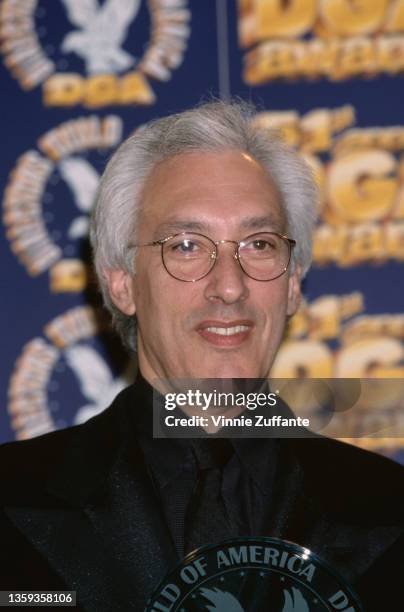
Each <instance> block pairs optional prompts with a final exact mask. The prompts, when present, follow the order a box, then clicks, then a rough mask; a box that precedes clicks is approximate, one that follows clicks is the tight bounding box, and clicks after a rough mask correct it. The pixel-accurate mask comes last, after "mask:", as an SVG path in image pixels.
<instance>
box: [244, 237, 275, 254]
mask: <svg viewBox="0 0 404 612" xmlns="http://www.w3.org/2000/svg"><path fill="white" fill-rule="evenodd" d="M246 246H247V248H250V249H252V250H254V251H271V250H273V249H275V244H273V243H271V242H269V241H268V240H263V239H262V238H261V239H260V240H253V241H252V242H250V243H249V244H247V245H246Z"/></svg>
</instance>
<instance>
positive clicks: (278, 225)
mask: <svg viewBox="0 0 404 612" xmlns="http://www.w3.org/2000/svg"><path fill="white" fill-rule="evenodd" d="M240 225H241V227H242V228H243V229H246V230H250V229H251V230H264V229H266V230H268V231H269V230H277V231H279V230H281V229H283V227H284V225H285V224H284V222H283V220H282V218H281V217H280V216H279V215H264V216H256V217H246V218H244V219H243V220H242V221H241V223H240Z"/></svg>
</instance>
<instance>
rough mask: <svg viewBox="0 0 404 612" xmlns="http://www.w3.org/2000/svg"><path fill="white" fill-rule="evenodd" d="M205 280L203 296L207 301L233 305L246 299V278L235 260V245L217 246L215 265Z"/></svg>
mask: <svg viewBox="0 0 404 612" xmlns="http://www.w3.org/2000/svg"><path fill="white" fill-rule="evenodd" d="M206 279H207V285H206V289H205V296H206V298H207V299H208V300H214V299H215V300H218V301H219V300H220V301H222V302H223V303H225V304H234V303H236V302H239V301H244V300H245V299H246V298H247V297H248V293H249V291H248V287H247V280H248V277H247V275H246V274H244V272H243V270H242V269H241V266H240V264H239V262H238V260H237V258H236V245H235V244H233V243H230V242H228V243H225V244H222V243H220V244H219V245H218V247H217V256H216V261H215V264H214V266H213V268H212V270H211V271H210V273H209V274H208V276H207V277H206Z"/></svg>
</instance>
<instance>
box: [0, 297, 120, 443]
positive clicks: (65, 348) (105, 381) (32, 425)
mask: <svg viewBox="0 0 404 612" xmlns="http://www.w3.org/2000/svg"><path fill="white" fill-rule="evenodd" d="M101 317H102V314H101V313H100V314H98V313H96V312H95V311H94V310H93V309H92V308H90V307H89V306H77V307H76V308H71V309H70V310H68V311H66V312H65V313H63V314H61V315H59V316H57V317H56V318H54V319H53V320H52V321H50V322H49V323H48V325H46V327H45V329H44V335H45V337H40V336H38V337H36V338H33V339H32V340H31V341H30V342H28V343H27V344H26V345H25V346H24V348H23V350H22V352H21V355H20V356H19V358H18V359H17V362H16V364H15V368H14V372H13V374H12V376H11V379H10V384H9V389H8V412H9V416H10V424H11V428H12V429H13V430H14V432H15V436H16V438H17V439H24V438H31V437H33V436H38V435H40V434H44V433H46V432H48V431H52V430H54V429H58V428H61V427H65V426H66V425H69V424H72V423H73V424H79V423H82V422H84V421H86V420H87V419H89V418H90V417H92V416H95V415H96V414H98V413H99V412H101V411H102V410H104V408H106V407H107V406H108V405H109V404H110V403H111V402H112V400H113V399H114V398H115V396H116V395H117V394H118V393H119V391H121V390H122V389H123V388H124V387H125V386H127V384H128V382H127V379H129V378H130V377H131V374H132V373H130V372H126V371H125V372H123V373H122V374H121V375H119V376H114V374H113V372H112V370H111V368H110V367H109V365H108V363H107V360H106V359H105V358H104V357H103V356H102V354H101V352H100V351H99V350H98V348H97V346H96V345H95V343H94V337H95V336H96V335H97V334H99V333H100V332H103V331H105V329H106V327H107V321H106V320H105V327H104V324H103V323H102V318H101ZM127 368H128V369H130V366H127ZM126 374H127V376H126ZM66 389H68V392H67V393H66ZM66 395H68V397H69V404H70V406H69V408H70V409H71V407H72V405H75V406H77V407H78V409H77V410H75V412H74V413H73V415H72V414H64V413H62V412H61V410H60V407H61V405H62V404H63V400H64V398H65V397H66Z"/></svg>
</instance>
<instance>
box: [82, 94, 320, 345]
mask: <svg viewBox="0 0 404 612" xmlns="http://www.w3.org/2000/svg"><path fill="white" fill-rule="evenodd" d="M255 113H256V109H255V108H254V106H253V105H251V104H248V103H246V102H241V101H233V102H221V101H213V102H206V103H203V104H201V105H200V106H198V107H196V108H194V109H191V110H187V111H185V112H182V113H178V114H175V115H170V116H168V117H164V118H162V119H157V120H154V121H151V122H150V123H147V124H146V125H143V126H142V127H140V128H139V129H138V130H136V131H135V132H134V133H133V134H132V135H131V136H130V137H129V138H128V139H127V140H125V142H123V143H122V144H121V146H120V147H119V148H118V149H117V151H116V152H115V154H114V155H113V156H112V158H111V160H110V161H109V163H108V165H107V167H106V169H105V172H104V174H103V176H102V178H101V181H100V185H99V188H98V193H97V198H96V203H95V207H94V210H93V215H92V220H91V226H90V240H91V244H92V247H93V252H94V264H95V269H96V273H97V276H98V279H99V282H100V286H101V290H102V293H103V297H104V303H105V305H106V307H107V308H108V310H109V311H110V312H111V314H112V318H113V323H114V326H115V328H116V330H117V331H118V333H119V335H120V336H121V339H122V340H123V342H124V344H125V345H126V346H127V347H128V348H130V349H132V350H136V320H135V317H131V316H127V315H125V314H124V313H122V312H121V311H120V310H119V309H118V308H117V307H116V306H115V304H114V303H113V301H112V299H111V297H110V295H109V289H108V284H107V280H106V276H105V273H104V271H105V270H108V269H122V270H125V271H126V272H128V273H130V274H132V275H133V274H134V273H135V269H134V265H135V256H136V253H135V250H134V249H133V248H130V247H129V244H130V243H133V242H134V241H135V240H136V234H137V227H138V217H139V211H140V208H141V202H142V190H143V187H144V184H145V181H146V179H147V178H148V177H149V175H150V174H151V173H152V171H153V169H154V168H155V167H156V165H157V164H159V163H161V162H162V161H164V160H166V159H168V158H170V157H173V156H175V155H179V154H181V153H190V152H195V151H201V152H217V151H224V150H229V149H234V150H240V151H243V152H245V153H248V154H249V155H250V156H251V157H253V158H254V159H255V160H256V161H257V162H259V163H260V164H261V165H262V166H263V167H264V168H265V169H266V170H267V171H268V172H269V174H270V175H271V178H272V179H273V181H274V182H275V184H276V185H277V187H278V190H279V192H280V195H281V199H282V206H283V209H284V212H285V215H286V219H287V231H288V233H289V236H290V237H292V238H295V239H296V240H297V245H296V248H295V249H294V253H293V260H292V266H295V265H296V264H298V265H299V266H300V267H301V269H302V272H303V274H305V273H306V272H307V270H308V268H309V266H310V262H311V249H312V232H313V227H314V223H315V219H316V208H317V207H316V204H317V190H316V186H315V183H314V180H313V177H312V174H311V171H310V170H309V168H308V166H307V165H306V163H305V162H304V160H303V159H302V158H301V157H300V155H299V154H298V153H296V151H294V150H293V149H292V148H290V147H289V146H288V145H286V144H285V143H284V142H283V141H282V140H281V138H280V137H279V135H278V134H277V133H276V132H274V131H272V130H268V129H264V128H262V127H258V126H257V125H256V124H255V123H254V121H253V118H254V115H255Z"/></svg>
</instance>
